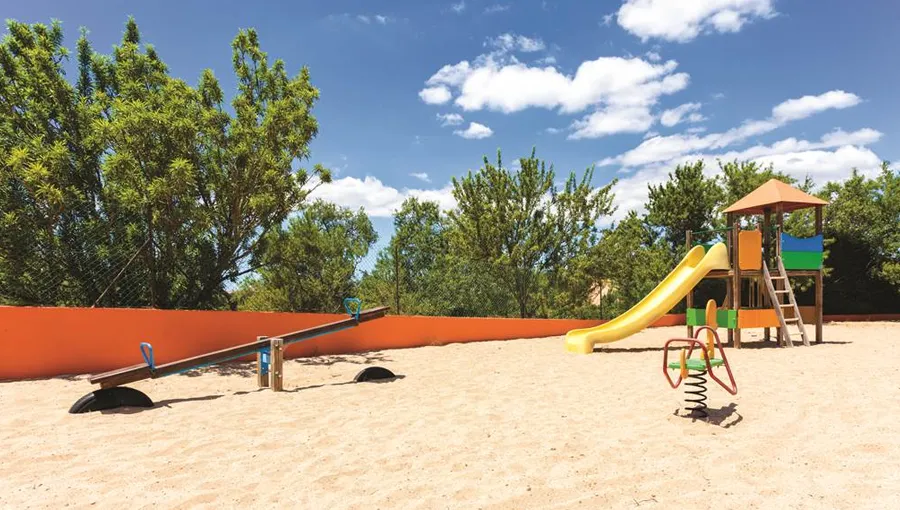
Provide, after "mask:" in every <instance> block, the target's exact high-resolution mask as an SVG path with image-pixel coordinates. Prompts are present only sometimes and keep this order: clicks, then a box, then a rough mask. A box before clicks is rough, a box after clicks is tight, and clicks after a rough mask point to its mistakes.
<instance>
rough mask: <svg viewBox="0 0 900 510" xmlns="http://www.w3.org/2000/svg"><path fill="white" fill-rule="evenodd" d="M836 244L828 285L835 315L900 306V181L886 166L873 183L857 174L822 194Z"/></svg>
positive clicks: (829, 231) (829, 230)
mask: <svg viewBox="0 0 900 510" xmlns="http://www.w3.org/2000/svg"><path fill="white" fill-rule="evenodd" d="M821 196H822V198H823V199H826V200H829V201H830V205H828V206H826V207H825V236H826V237H828V238H831V240H832V242H831V244H830V247H829V257H828V263H829V265H830V266H831V272H830V273H829V275H828V278H827V279H826V281H825V306H826V310H827V311H828V312H830V313H866V312H868V313H873V312H892V311H896V310H897V307H898V306H900V229H898V225H900V176H898V175H897V173H896V172H893V171H892V170H891V169H890V167H889V166H888V164H887V163H884V164H883V165H882V169H881V173H880V175H878V176H877V177H876V178H874V179H869V178H866V177H865V176H864V175H862V174H860V173H859V172H858V171H856V170H854V171H853V173H852V175H851V176H850V178H849V179H847V180H845V181H843V182H829V183H828V184H826V185H825V186H824V188H823V190H822V192H821Z"/></svg>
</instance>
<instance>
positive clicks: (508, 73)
mask: <svg viewBox="0 0 900 510" xmlns="http://www.w3.org/2000/svg"><path fill="white" fill-rule="evenodd" d="M483 57H484V56H483ZM677 66H678V63H677V62H675V61H671V60H670V61H668V62H666V63H664V64H663V63H661V64H652V63H649V62H646V61H644V60H642V59H640V58H628V59H626V58H622V57H600V58H598V59H596V60H590V61H587V62H583V63H582V64H581V65H580V66H579V67H578V69H577V70H576V72H575V74H574V75H571V76H570V75H565V74H562V73H560V72H559V71H558V70H557V69H556V68H554V67H530V66H528V65H526V64H522V63H511V64H501V63H499V62H497V61H496V60H495V59H494V58H492V56H490V55H488V56H486V57H485V58H479V59H477V60H476V61H475V63H474V64H470V63H469V62H468V61H462V62H459V63H457V64H452V65H445V66H444V67H442V68H441V69H439V70H438V71H437V72H436V73H435V74H434V75H432V76H431V77H430V78H429V79H428V80H427V81H426V85H427V86H428V88H426V89H424V90H429V89H433V88H436V87H444V88H445V89H446V90H447V91H448V92H449V91H451V90H452V91H455V92H456V93H457V97H456V99H455V101H454V102H455V103H456V104H457V105H458V106H460V107H462V108H463V109H464V110H466V111H478V110H482V109H488V110H494V111H501V112H504V113H513V112H517V111H521V110H524V109H527V108H546V109H559V110H560V111H561V112H562V113H574V112H579V111H582V110H584V109H585V108H587V107H588V106H591V105H604V104H605V105H615V106H649V105H652V104H654V103H655V102H656V101H657V99H658V98H659V96H661V95H663V94H672V93H674V92H677V91H679V90H682V89H684V88H685V87H687V85H688V82H689V80H690V77H689V75H688V74H687V73H673V71H674V70H675V68H676V67H677ZM421 94H422V92H420V95H421ZM445 96H446V95H445V94H442V98H444V97H445Z"/></svg>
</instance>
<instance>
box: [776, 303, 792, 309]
mask: <svg viewBox="0 0 900 510" xmlns="http://www.w3.org/2000/svg"><path fill="white" fill-rule="evenodd" d="M778 306H780V307H782V308H793V307H794V303H781V304H779V305H778Z"/></svg>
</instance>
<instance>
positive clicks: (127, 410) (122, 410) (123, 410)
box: [100, 374, 406, 414]
mask: <svg viewBox="0 0 900 510" xmlns="http://www.w3.org/2000/svg"><path fill="white" fill-rule="evenodd" d="M404 378H406V376H405V375H399V374H398V375H396V376H395V377H393V378H390V379H378V380H372V381H364V382H356V381H352V380H351V381H342V382H335V383H325V384H312V385H309V386H301V387H298V388H292V389H287V390H284V393H297V392H300V391H305V390H312V389H316V388H325V387H327V386H345V385H348V384H387V383H392V382H394V381H397V380H400V379H404ZM262 391H271V390H270V389H269V388H256V389H255V390H242V391H235V392H234V393H232V394H231V395H233V396H240V395H251V394H253V393H260V392H262ZM224 396H225V395H206V396H202V397H188V398H170V399H166V400H160V401H158V402H154V403H153V407H118V408H115V409H105V410H102V411H100V413H102V414H135V413H141V412H146V411H153V410H156V409H162V408H171V407H172V406H173V405H176V406H177V405H178V404H181V403H184V402H204V401H208V400H217V399H220V398H222V397H224Z"/></svg>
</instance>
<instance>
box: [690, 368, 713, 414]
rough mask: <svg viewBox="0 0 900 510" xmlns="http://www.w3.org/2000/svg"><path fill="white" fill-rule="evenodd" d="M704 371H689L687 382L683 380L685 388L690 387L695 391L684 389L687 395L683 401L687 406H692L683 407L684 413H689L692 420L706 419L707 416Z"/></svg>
mask: <svg viewBox="0 0 900 510" xmlns="http://www.w3.org/2000/svg"><path fill="white" fill-rule="evenodd" d="M705 375H706V370H701V371H699V372H694V371H691V373H689V374H688V377H687V380H685V382H684V385H685V386H691V387H692V388H696V389H688V388H685V390H684V392H685V394H687V396H686V397H685V399H684V401H685V402H688V403H689V404H693V406H690V407H685V408H684V409H685V410H686V411H690V412H691V415H692V416H693V417H694V418H706V417H708V416H709V413H707V412H706V408H707V405H706V377H704V376H705Z"/></svg>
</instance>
